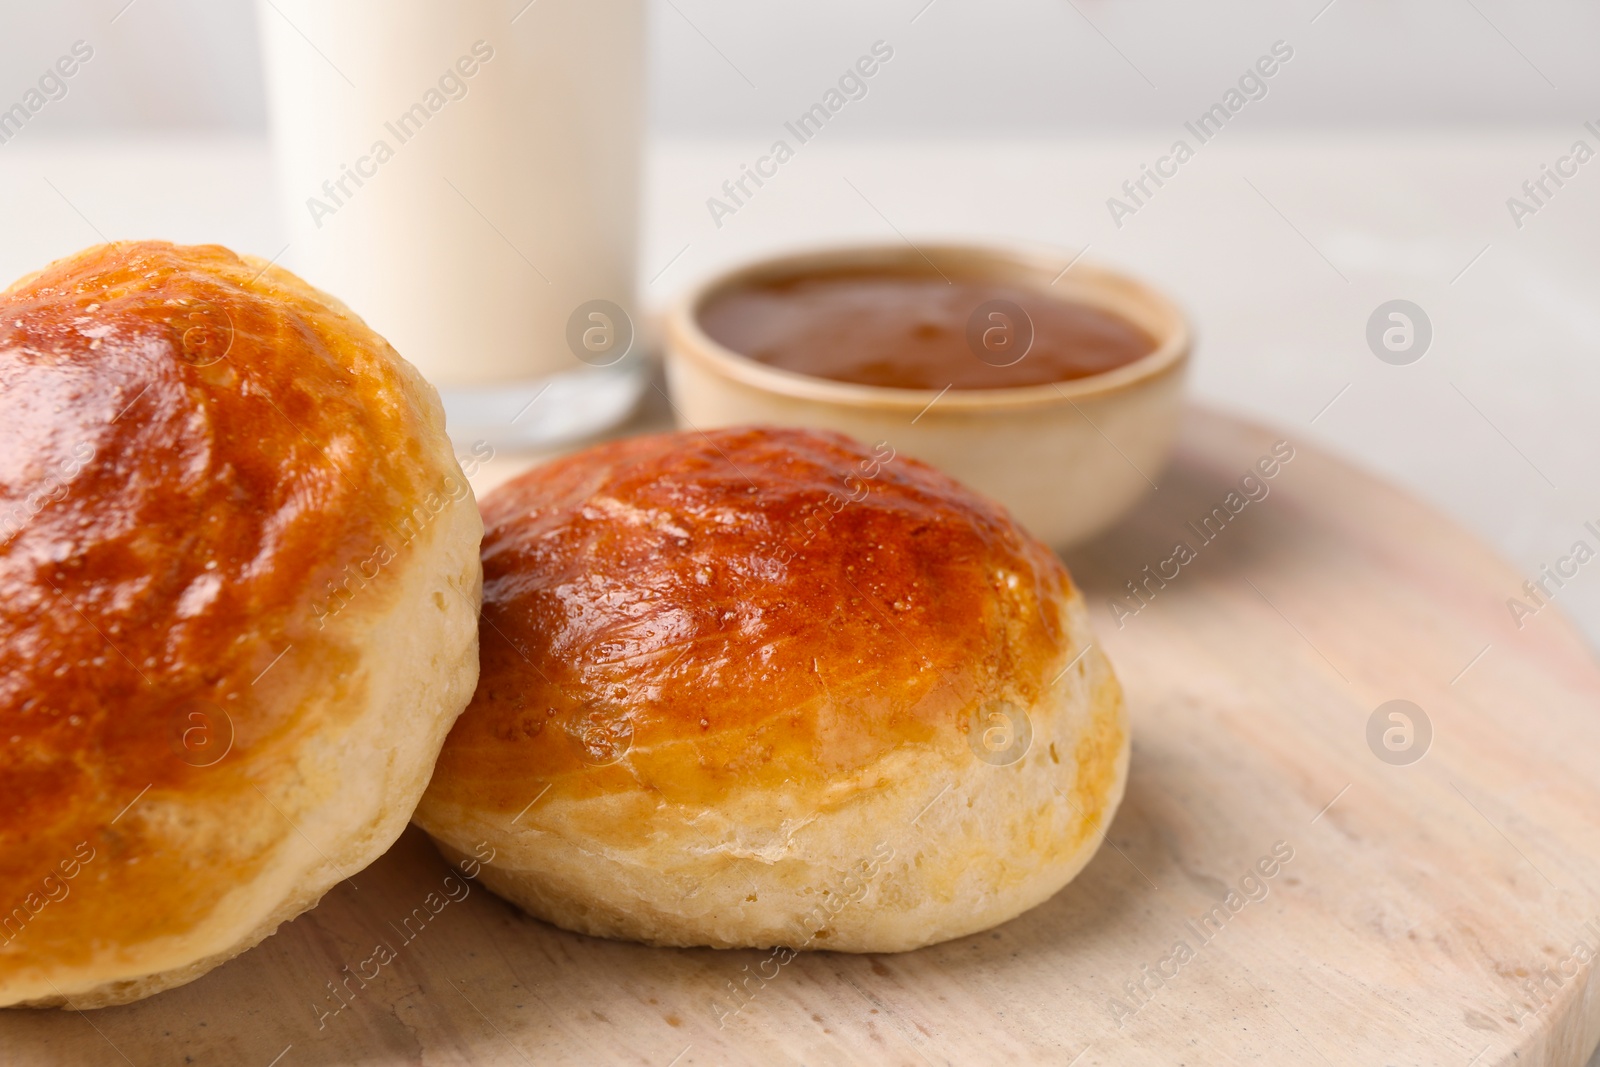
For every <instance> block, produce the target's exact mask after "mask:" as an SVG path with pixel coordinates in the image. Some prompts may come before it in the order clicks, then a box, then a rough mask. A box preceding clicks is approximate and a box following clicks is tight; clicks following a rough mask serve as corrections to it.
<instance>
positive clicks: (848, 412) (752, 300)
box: [665, 244, 1191, 548]
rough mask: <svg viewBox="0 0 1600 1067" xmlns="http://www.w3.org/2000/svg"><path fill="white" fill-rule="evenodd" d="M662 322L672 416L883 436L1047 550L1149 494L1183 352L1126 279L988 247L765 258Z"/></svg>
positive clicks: (1144, 291) (1067, 261) (1056, 254)
mask: <svg viewBox="0 0 1600 1067" xmlns="http://www.w3.org/2000/svg"><path fill="white" fill-rule="evenodd" d="M665 325H666V357H667V378H668V382H669V385H670V387H671V392H672V395H673V405H674V408H675V410H676V415H677V418H678V421H679V424H680V425H681V426H683V427H685V428H693V429H702V430H703V429H709V428H710V427H713V426H729V425H750V424H767V425H779V426H807V427H815V428H820V429H831V430H839V431H842V432H844V433H847V434H850V435H851V436H853V437H856V438H858V439H860V440H862V441H864V442H866V443H868V444H876V443H878V442H885V443H886V444H887V446H888V447H891V448H893V449H894V450H895V451H896V453H898V454H904V455H909V456H913V457H915V458H917V459H921V460H923V461H925V462H928V463H932V464H934V465H935V466H937V467H940V468H942V469H944V470H945V471H947V472H948V473H950V474H951V475H953V476H955V477H956V478H957V479H958V480H960V481H962V482H965V483H966V484H967V485H969V486H971V487H973V488H975V489H977V490H978V491H980V492H982V493H984V494H986V495H988V496H990V497H991V498H993V499H995V500H997V501H998V502H999V503H1001V504H1003V505H1005V506H1006V508H1007V509H1009V510H1010V511H1011V513H1012V514H1013V515H1014V516H1015V517H1016V518H1017V519H1018V520H1019V521H1020V522H1021V523H1022V524H1023V525H1024V526H1025V527H1027V528H1028V529H1029V530H1030V531H1031V532H1032V533H1034V534H1035V535H1036V536H1037V537H1039V538H1040V539H1042V540H1044V541H1045V542H1047V543H1049V544H1051V545H1053V546H1055V547H1058V548H1059V547H1064V546H1066V545H1070V544H1073V543H1075V542H1078V541H1082V540H1084V539H1086V538H1088V537H1090V536H1092V535H1093V534H1095V533H1097V532H1099V531H1101V530H1103V529H1105V528H1106V527H1107V526H1109V525H1111V524H1112V523H1113V522H1115V521H1116V520H1117V519H1118V518H1120V517H1121V516H1122V515H1123V514H1124V513H1126V512H1127V511H1128V509H1129V508H1131V507H1132V506H1133V505H1134V504H1135V503H1136V502H1137V501H1138V499H1139V498H1140V497H1141V496H1142V495H1143V494H1144V493H1146V492H1148V491H1149V490H1150V489H1151V487H1152V485H1153V484H1154V481H1153V480H1154V479H1155V478H1156V477H1157V476H1158V474H1159V472H1160V471H1161V469H1162V467H1163V466H1164V464H1165V462H1166V459H1167V456H1168V454H1169V452H1170V450H1171V447H1172V442H1173V439H1174V438H1175V436H1176V434H1177V428H1178V421H1179V414H1180V409H1181V405H1182V392H1183V377H1184V372H1185V369H1186V367H1187V363H1188V356H1189V351H1190V347H1191V335H1190V329H1189V325H1188V322H1187V320H1186V319H1185V317H1184V316H1183V314H1182V313H1181V312H1180V311H1179V310H1178V309H1177V307H1176V306H1175V305H1174V304H1173V303H1172V302H1171V301H1170V300H1168V299H1167V298H1166V297H1165V296H1164V295H1162V294H1161V293H1160V292H1158V291H1157V290H1155V289H1153V288H1152V287H1150V286H1148V285H1146V284H1144V283H1143V282H1140V281H1138V280H1137V279H1134V278H1132V277H1130V276H1128V275H1125V274H1122V273H1120V272H1117V271H1114V270H1110V269H1107V268H1105V267H1100V266H1096V265H1093V264H1091V263H1088V262H1086V261H1082V260H1079V259H1078V258H1077V257H1076V255H1075V254H1074V253H1071V252H1067V251H1053V250H1048V249H1013V248H1004V247H993V246H985V245H961V244H939V245H927V244H923V245H919V247H917V248H912V247H910V246H908V245H906V244H899V245H869V246H856V247H842V248H833V249H825V250H818V251H811V252H802V253H796V254H791V255H786V256H780V257H775V258H770V259H764V260H760V261H757V262H754V263H751V264H748V265H746V266H743V267H740V268H736V269H734V270H731V271H728V272H725V273H723V274H720V275H718V276H715V277H713V278H711V279H709V280H707V281H706V282H704V283H702V284H701V285H700V286H698V287H696V288H695V289H693V290H692V291H690V292H689V293H687V294H686V295H685V296H684V297H683V298H681V299H680V300H679V301H678V302H677V304H676V305H674V306H673V307H672V308H671V309H670V310H669V312H668V314H667V318H666V324H665ZM843 474H848V472H843ZM843 474H842V475H841V477H842V476H843Z"/></svg>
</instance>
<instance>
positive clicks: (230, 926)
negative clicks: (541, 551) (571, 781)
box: [0, 498, 482, 1008]
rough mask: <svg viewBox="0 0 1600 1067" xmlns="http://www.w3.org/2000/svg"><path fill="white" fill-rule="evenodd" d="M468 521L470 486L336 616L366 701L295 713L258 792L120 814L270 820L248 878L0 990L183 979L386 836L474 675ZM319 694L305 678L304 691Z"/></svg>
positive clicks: (87, 990)
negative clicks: (156, 929) (374, 593)
mask: <svg viewBox="0 0 1600 1067" xmlns="http://www.w3.org/2000/svg"><path fill="white" fill-rule="evenodd" d="M481 535H482V523H481V520H480V519H479V517H478V512H477V508H476V507H475V506H474V504H473V502H472V500H471V499H470V498H467V499H465V500H463V501H458V502H456V503H454V504H452V505H451V506H450V507H447V508H446V509H445V510H444V511H443V512H441V513H440V514H439V516H438V517H437V519H436V520H435V523H434V525H432V526H431V527H429V528H428V530H427V531H426V532H425V533H423V534H421V535H419V536H418V538H417V540H416V541H414V542H413V543H412V544H411V545H409V546H407V547H406V548H405V549H404V550H403V551H402V553H400V554H399V557H398V560H397V565H396V566H395V567H394V569H393V574H392V577H393V578H394V579H395V580H396V581H398V582H399V583H400V585H399V586H398V587H396V588H395V589H393V590H392V591H385V592H386V595H385V598H384V603H385V604H386V605H388V606H387V608H386V610H384V611H382V612H381V613H373V612H368V613H365V614H359V615H358V614H356V612H357V609H358V608H359V607H360V604H359V601H358V602H356V603H354V604H353V605H352V607H351V608H350V609H348V611H349V612H350V615H349V616H348V617H347V618H344V619H340V620H337V621H336V623H334V624H335V625H344V624H348V625H349V626H350V627H351V629H350V631H349V633H350V640H351V641H352V643H353V644H354V645H355V646H356V647H357V648H358V650H359V656H360V659H359V667H358V670H359V672H360V673H361V674H362V675H363V676H364V677H362V678H359V679H357V680H356V684H355V685H354V686H353V687H352V690H351V691H353V692H356V693H359V694H361V698H362V700H363V702H364V703H363V706H362V707H361V708H360V709H359V711H352V710H351V709H349V708H339V709H337V710H332V709H329V710H328V711H327V712H326V713H324V712H323V710H322V709H321V708H318V707H316V706H312V704H308V706H303V707H302V708H301V709H300V710H299V711H298V712H297V713H296V717H297V718H298V719H299V720H300V721H301V722H303V723H310V724H312V727H311V728H309V729H305V730H303V731H302V732H300V733H299V735H298V736H299V738H300V740H299V741H298V743H297V744H298V747H296V748H295V749H294V750H293V751H292V752H291V753H289V754H288V755H286V756H284V757H282V759H281V763H275V765H274V767H273V769H272V770H271V771H270V772H267V773H263V774H262V775H261V776H260V781H259V782H257V783H256V784H257V785H258V786H259V788H260V791H261V792H260V793H259V794H258V793H257V792H255V790H254V789H246V790H245V791H244V792H243V793H242V794H241V795H240V796H239V797H237V798H236V800H237V803H236V804H234V803H231V802H230V798H228V797H208V798H207V804H208V806H210V807H212V810H211V811H209V812H196V811H194V810H193V808H192V807H190V806H188V805H187V804H186V802H185V800H184V798H183V797H181V796H175V797H171V798H164V797H162V796H160V795H159V794H158V793H154V792H153V793H151V794H150V795H149V796H147V797H145V798H144V799H143V800H141V801H140V804H139V806H138V807H137V808H135V809H134V810H133V811H132V812H130V813H129V815H128V816H127V818H129V819H133V818H144V819H157V820H160V819H168V820H170V821H173V822H178V823H196V822H201V821H209V822H211V823H213V826H212V827H211V829H212V830H214V829H215V824H217V823H220V824H222V825H227V824H230V823H233V824H236V823H237V822H238V821H239V820H240V819H241V818H252V819H253V818H258V817H259V818H263V819H267V820H278V822H279V823H280V824H281V825H274V826H273V827H271V828H270V832H269V833H268V834H267V836H270V837H271V838H272V839H273V841H274V844H273V847H272V851H271V855H270V857H269V858H268V860H267V861H266V862H265V863H264V864H263V865H262V873H261V874H260V875H259V876H258V877H257V878H255V879H253V880H252V881H250V882H248V883H247V884H242V885H233V886H223V885H219V886H218V888H217V900H216V905H215V907H213V908H210V909H209V910H208V911H207V912H206V913H205V914H204V915H203V916H201V917H199V919H198V921H196V923H195V924H194V926H192V927H190V928H189V929H187V930H185V931H184V932H183V933H182V934H180V935H176V936H170V937H164V938H161V939H160V940H156V941H147V942H141V943H138V944H133V945H123V944H118V943H117V941H116V938H117V931H115V930H105V931H93V932H88V933H86V936H97V937H98V938H100V939H103V941H104V942H105V945H106V947H105V948H104V949H103V950H101V951H100V952H98V953H97V954H96V955H95V956H94V957H93V958H92V959H91V960H89V961H88V962H87V963H86V964H84V965H82V966H76V967H73V968H71V969H70V970H68V969H65V968H57V967H49V968H41V969H38V970H34V969H29V970H28V971H26V972H24V973H21V974H18V975H16V976H15V978H14V980H13V981H9V982H4V983H0V1003H7V1004H17V1005H20V1006H26V1007H70V1008H99V1007H107V1006H110V1005H114V1004H125V1003H128V1002H130V1001H134V1000H138V999H140V998H142V997H147V996H150V995H151V994H153V993H159V992H161V991H162V990H164V989H171V988H172V987H174V986H179V985H183V984H184V983H186V982H191V981H193V980H194V979H196V978H199V977H200V976H201V975H203V974H205V973H206V972H207V971H209V970H211V969H212V968H213V967H216V966H217V965H219V964H221V963H224V962H226V961H227V960H229V959H232V958H233V957H234V956H237V955H239V954H240V953H242V952H245V951H246V950H248V949H250V948H253V947H254V946H255V945H257V944H259V943H260V942H261V941H262V940H264V939H265V938H267V937H269V936H270V935H271V934H272V933H273V932H274V931H276V930H277V928H278V927H279V926H280V925H281V924H283V923H285V922H287V921H288V920H290V919H293V918H294V917H296V916H297V915H300V914H301V913H302V912H305V911H307V910H308V909H310V908H311V907H312V906H313V905H315V904H316V902H317V901H318V900H319V899H321V897H322V895H323V894H324V893H326V892H327V891H328V890H329V889H331V888H332V887H333V886H334V885H335V884H336V883H338V882H339V881H340V880H341V879H343V878H346V877H349V876H350V875H352V874H355V873H356V872H358V871H360V870H361V869H362V868H364V867H366V866H367V865H368V864H370V863H372V861H374V860H376V859H377V858H378V857H379V856H381V855H382V854H383V853H384V852H385V851H387V850H388V848H389V846H391V845H392V844H394V842H395V840H396V839H397V838H398V837H399V836H400V834H401V832H402V831H403V830H404V829H405V827H406V823H407V822H408V821H409V820H410V818H411V812H412V809H413V808H414V807H415V805H416V802H417V800H418V798H419V797H421V796H422V792H423V790H424V789H425V788H427V785H428V779H429V778H430V777H431V776H432V774H433V766H434V763H435V761H436V760H437V759H438V756H439V750H440V748H441V747H443V745H444V740H445V737H446V736H447V735H448V734H449V732H450V727H451V726H452V725H453V724H454V723H455V720H456V717H457V716H458V715H459V714H460V712H461V710H462V709H463V708H464V707H465V706H466V704H467V701H468V700H470V699H471V697H472V692H473V690H474V689H475V688H476V687H477V680H478V619H477V613H478V606H479V604H480V602H481V598H482V571H481V569H480V565H479V561H478V545H479V541H480V538H481ZM390 593H392V596H391V595H388V594H390ZM280 669H281V668H280ZM321 699H325V698H324V697H323V696H322V695H319V694H315V693H314V694H312V695H311V696H310V698H309V701H310V702H313V703H314V702H316V701H318V700H321ZM319 720H326V721H329V722H337V723H342V724H347V725H346V726H345V727H344V728H343V729H342V730H340V731H339V732H337V733H330V732H327V730H325V729H318V728H317V727H316V725H315V724H317V723H318V722H319ZM273 758H274V760H277V759H279V757H276V756H275V757H273ZM262 794H264V795H265V799H266V800H267V801H269V802H270V803H269V804H263V803H262ZM240 832H241V833H246V832H250V833H253V832H254V831H253V830H252V831H246V830H243V829H241V830H240Z"/></svg>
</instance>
